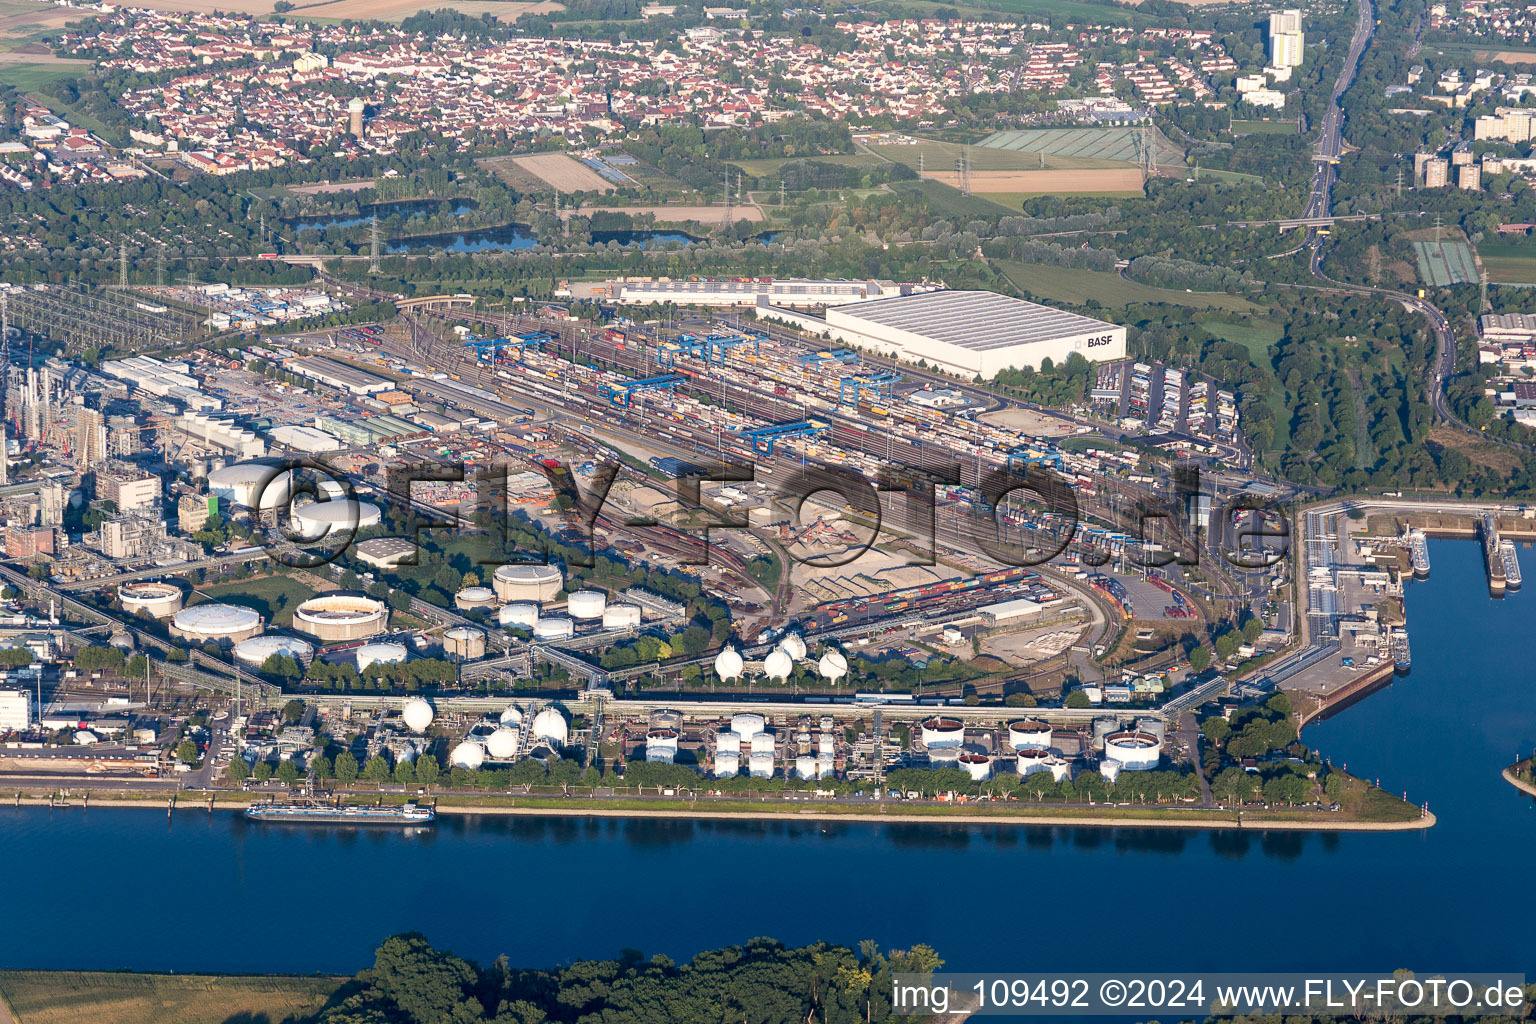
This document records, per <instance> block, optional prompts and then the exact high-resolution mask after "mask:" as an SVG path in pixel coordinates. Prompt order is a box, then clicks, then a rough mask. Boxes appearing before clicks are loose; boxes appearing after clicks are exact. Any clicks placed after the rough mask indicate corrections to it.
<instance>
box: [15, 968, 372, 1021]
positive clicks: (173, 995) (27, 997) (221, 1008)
mask: <svg viewBox="0 0 1536 1024" xmlns="http://www.w3.org/2000/svg"><path fill="white" fill-rule="evenodd" d="M345 980H346V979H344V978H291V977H263V976H256V977H233V978H227V977H214V976H208V975H197V974H119V973H109V972H105V971H0V997H3V998H4V999H5V1002H6V1005H8V1006H9V1007H10V1009H11V1012H12V1013H13V1014H14V1015H15V1017H16V1021H17V1024H76V1022H78V1021H90V1022H91V1024H148V1022H150V1021H153V1022H154V1024H225V1022H228V1021H251V1022H255V1021H262V1022H267V1024H280V1022H286V1021H297V1020H301V1019H308V1018H309V1017H311V1016H312V1015H313V1014H315V1013H316V1012H318V1011H319V1010H320V1009H321V1008H322V1007H324V1006H325V1004H326V1002H327V1001H328V1000H329V999H330V998H331V996H332V995H333V994H334V993H335V992H336V990H337V989H338V988H339V987H340V986H341V985H342V984H343V983H344V982H345Z"/></svg>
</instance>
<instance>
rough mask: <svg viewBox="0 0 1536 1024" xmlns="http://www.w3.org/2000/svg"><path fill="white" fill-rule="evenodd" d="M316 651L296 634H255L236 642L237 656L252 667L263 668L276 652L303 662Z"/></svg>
mask: <svg viewBox="0 0 1536 1024" xmlns="http://www.w3.org/2000/svg"><path fill="white" fill-rule="evenodd" d="M314 653H315V648H314V646H313V645H312V644H310V643H308V642H307V641H304V640H300V639H299V638H298V637H295V636H278V635H277V634H275V633H263V634H262V635H261V636H253V637H251V638H250V639H249V640H242V641H240V642H239V643H238V644H235V651H234V654H235V658H236V659H238V660H239V661H240V662H241V664H244V665H249V666H251V667H252V668H261V666H262V665H264V664H266V661H267V659H268V658H270V657H272V655H274V654H281V655H284V656H285V657H289V658H292V659H293V660H294V661H297V662H299V663H300V664H303V663H304V662H307V661H308V660H309V659H310V658H311V657H312V656H313V655H314Z"/></svg>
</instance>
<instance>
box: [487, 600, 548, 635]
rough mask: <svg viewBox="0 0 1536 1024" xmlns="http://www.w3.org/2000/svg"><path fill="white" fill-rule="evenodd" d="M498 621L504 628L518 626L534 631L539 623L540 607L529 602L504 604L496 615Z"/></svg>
mask: <svg viewBox="0 0 1536 1024" xmlns="http://www.w3.org/2000/svg"><path fill="white" fill-rule="evenodd" d="M496 621H497V623H499V624H500V625H502V626H518V627H521V628H523V629H532V628H533V627H534V624H535V623H537V622H538V621H539V606H538V605H536V604H533V603H531V602H528V601H514V602H513V603H511V604H504V605H502V606H501V610H500V611H498V612H497V613H496Z"/></svg>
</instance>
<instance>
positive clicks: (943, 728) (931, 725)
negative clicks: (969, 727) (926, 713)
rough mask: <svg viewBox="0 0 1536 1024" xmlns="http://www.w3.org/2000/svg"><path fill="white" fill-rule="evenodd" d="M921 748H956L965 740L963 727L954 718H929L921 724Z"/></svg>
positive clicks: (962, 724)
mask: <svg viewBox="0 0 1536 1024" xmlns="http://www.w3.org/2000/svg"><path fill="white" fill-rule="evenodd" d="M922 736H923V746H925V747H928V748H929V749H933V748H934V747H958V746H959V745H960V744H961V742H962V741H963V740H964V739H965V725H964V723H962V722H960V721H959V720H958V719H954V718H930V719H928V721H926V722H924V723H923V729H922Z"/></svg>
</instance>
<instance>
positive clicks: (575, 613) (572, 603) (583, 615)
mask: <svg viewBox="0 0 1536 1024" xmlns="http://www.w3.org/2000/svg"><path fill="white" fill-rule="evenodd" d="M607 604H608V595H607V594H605V593H603V592H602V591H601V590H578V591H576V593H574V594H572V595H571V596H570V599H569V600H567V601H566V603H565V609H566V611H568V612H570V613H571V618H573V619H583V620H585V619H600V618H602V617H603V609H604V608H605V607H606V606H607Z"/></svg>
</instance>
